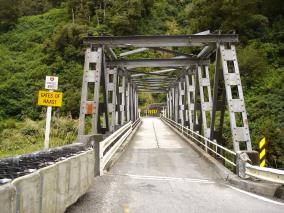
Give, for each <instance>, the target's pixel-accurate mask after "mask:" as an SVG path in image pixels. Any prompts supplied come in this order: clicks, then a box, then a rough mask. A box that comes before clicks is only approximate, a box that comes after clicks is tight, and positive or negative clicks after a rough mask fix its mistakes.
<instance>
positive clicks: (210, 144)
mask: <svg viewBox="0 0 284 213" xmlns="http://www.w3.org/2000/svg"><path fill="white" fill-rule="evenodd" d="M161 118H162V119H163V120H164V121H166V122H167V123H169V124H170V125H171V126H172V127H174V128H175V129H177V130H178V131H179V132H181V133H182V134H183V135H186V137H188V138H190V139H191V140H193V141H194V142H197V143H198V144H200V145H202V146H203V147H204V148H205V151H206V152H207V153H208V150H210V151H211V152H213V153H214V154H215V155H217V156H219V157H220V158H222V159H223V160H225V161H226V162H228V163H229V164H230V165H232V166H234V167H236V163H235V162H234V161H233V160H230V159H229V158H227V157H226V156H225V155H222V154H221V152H218V149H221V150H223V152H225V153H228V154H230V155H232V157H233V158H234V159H235V157H236V155H237V154H236V152H234V151H232V150H229V149H227V148H226V147H224V146H221V145H220V144H218V143H216V142H214V141H212V140H210V139H208V138H206V137H204V136H202V135H200V134H198V133H197V132H194V131H192V130H191V129H189V128H188V127H184V126H182V125H181V124H179V123H177V122H175V121H173V120H171V119H169V118H166V117H163V116H162V117H161Z"/></svg>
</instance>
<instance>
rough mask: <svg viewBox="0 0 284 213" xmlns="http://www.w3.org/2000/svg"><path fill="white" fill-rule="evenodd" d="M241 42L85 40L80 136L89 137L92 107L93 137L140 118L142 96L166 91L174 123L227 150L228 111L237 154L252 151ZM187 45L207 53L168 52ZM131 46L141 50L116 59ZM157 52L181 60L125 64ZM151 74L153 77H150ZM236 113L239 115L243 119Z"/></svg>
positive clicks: (212, 38)
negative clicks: (147, 69)
mask: <svg viewBox="0 0 284 213" xmlns="http://www.w3.org/2000/svg"><path fill="white" fill-rule="evenodd" d="M237 42H238V35H236V34H210V33H207V34H206V33H205V34H204V33H201V34H195V35H180V36H119V37H115V36H99V37H93V36H89V37H87V38H85V41H84V43H85V44H86V45H88V48H87V50H86V56H85V66H84V78H83V87H82V97H81V108H80V125H79V135H84V134H85V116H86V114H88V113H86V112H87V110H86V104H88V103H90V102H91V103H92V113H91V114H92V117H93V119H92V132H91V133H92V134H96V133H106V132H112V131H114V130H115V129H116V128H117V127H119V126H121V125H123V124H124V123H125V122H128V121H130V120H132V121H133V122H134V121H135V120H136V119H137V118H138V93H139V92H141V91H142V92H151V93H163V92H165V93H167V109H166V111H167V112H166V113H165V114H166V115H167V117H168V118H170V119H173V120H175V121H176V122H178V123H180V124H181V125H185V126H187V127H189V128H190V129H191V130H194V131H197V132H199V133H200V134H202V135H203V136H205V137H207V138H209V139H211V140H216V141H217V142H218V143H219V144H221V145H223V126H224V119H225V112H226V111H228V113H229V118H230V128H231V134H232V141H233V147H234V151H236V152H237V151H239V150H248V151H251V149H252V147H251V140H250V134H249V128H248V122H247V113H246V110H245V104H244V96H243V90H242V86H241V81H240V73H239V67H238V62H237V57H236V50H235V44H236V43H237ZM186 46H199V47H204V48H203V49H202V51H201V52H200V53H199V54H198V55H192V54H187V53H180V52H178V51H175V50H171V49H167V48H166V47H186ZM129 47H131V48H133V47H137V48H138V49H134V50H133V49H132V50H130V51H128V52H125V53H121V54H120V55H119V56H116V54H115V52H114V51H113V49H112V48H129ZM151 49H154V50H157V51H161V52H167V53H171V54H174V55H175V56H177V57H173V58H166V59H164V58H163V59H131V60H130V59H125V57H126V56H129V55H133V54H137V53H141V52H143V51H148V50H151ZM214 53H215V56H214V55H213V54H214ZM212 56H214V65H215V69H214V77H213V80H212V78H211V77H210V71H209V65H210V61H211V60H212V58H213V57H212ZM122 57H123V58H122ZM92 63H94V64H95V69H91V68H90V64H92ZM142 67H151V68H152V67H163V68H164V67H166V68H169V69H168V70H169V72H177V73H178V75H176V76H174V77H172V76H168V77H167V74H168V73H167V72H168V71H167V72H166V74H165V72H164V71H163V70H161V71H157V73H156V72H150V73H145V72H143V73H142V74H141V73H140V74H139V72H138V74H134V75H133V72H134V73H135V69H136V68H142ZM92 71H94V72H93V73H92ZM159 73H162V74H159ZM147 74H148V75H152V76H153V77H152V78H148V77H146V78H145V75H147ZM110 75H113V77H110ZM141 77H142V78H141ZM212 82H213V88H212V87H211V84H212ZM89 83H94V85H93V88H92V89H93V91H94V94H93V96H92V98H93V100H91V101H89V100H87V97H88V84H89ZM86 85H87V86H86ZM114 96H115V97H114ZM226 105H227V107H226ZM236 114H239V116H240V119H239V120H238V119H237V115H236ZM101 120H103V122H101Z"/></svg>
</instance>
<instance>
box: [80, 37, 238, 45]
mask: <svg viewBox="0 0 284 213" xmlns="http://www.w3.org/2000/svg"><path fill="white" fill-rule="evenodd" d="M217 42H224V43H236V42H238V35H236V34H207V35H176V36H175V35H173V36H99V37H95V36H89V37H86V38H85V39H84V43H85V44H87V45H92V46H108V47H185V46H204V45H205V44H210V43H214V44H216V43H217Z"/></svg>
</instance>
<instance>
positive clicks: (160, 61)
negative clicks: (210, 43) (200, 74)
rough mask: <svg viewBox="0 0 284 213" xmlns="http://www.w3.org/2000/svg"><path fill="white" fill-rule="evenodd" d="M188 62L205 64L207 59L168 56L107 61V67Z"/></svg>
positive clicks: (169, 64) (177, 65)
mask: <svg viewBox="0 0 284 213" xmlns="http://www.w3.org/2000/svg"><path fill="white" fill-rule="evenodd" d="M190 64H199V65H206V64H209V60H201V59H198V58H193V57H192V58H170V59H133V60H114V61H107V65H108V66H109V67H124V68H126V69H133V68H139V67H186V66H189V65H190Z"/></svg>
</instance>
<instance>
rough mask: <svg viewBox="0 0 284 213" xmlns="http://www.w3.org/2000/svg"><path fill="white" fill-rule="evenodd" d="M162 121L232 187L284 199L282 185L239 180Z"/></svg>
mask: <svg viewBox="0 0 284 213" xmlns="http://www.w3.org/2000/svg"><path fill="white" fill-rule="evenodd" d="M161 120H162V121H163V122H164V123H165V124H166V125H167V126H168V127H170V128H171V129H172V130H173V131H174V132H175V133H176V134H177V135H178V136H180V137H181V138H182V139H184V140H185V141H186V142H187V143H188V144H189V145H190V146H191V147H192V148H193V149H194V150H195V151H196V152H198V153H199V154H200V156H202V157H203V158H204V160H206V161H207V162H209V163H210V164H211V165H212V166H213V167H214V168H215V171H216V172H217V173H218V175H219V176H220V177H221V178H222V179H223V180H225V181H226V182H228V183H230V184H231V185H233V186H235V187H237V188H239V189H242V190H245V191H248V192H252V193H256V194H259V195H263V196H266V197H271V198H280V199H283V197H284V196H283V194H282V193H284V192H283V191H284V190H279V189H280V188H281V184H274V183H269V182H266V181H258V182H253V181H251V180H244V179H241V178H239V177H238V176H237V175H236V174H234V173H233V172H231V171H230V170H229V169H227V168H226V167H224V166H223V165H222V164H221V163H220V162H218V161H217V160H216V159H215V158H214V157H212V156H211V155H209V154H207V153H205V151H204V150H203V149H201V148H200V147H199V146H198V145H196V144H195V143H194V142H192V141H191V140H190V139H189V138H187V137H186V136H185V135H183V134H182V133H181V132H179V131H178V130H177V129H175V128H174V127H172V126H171V125H170V124H168V123H167V122H165V121H164V120H163V119H161ZM279 192H280V193H279ZM277 193H278V194H277ZM283 200H284V199H283Z"/></svg>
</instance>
